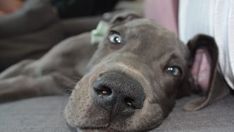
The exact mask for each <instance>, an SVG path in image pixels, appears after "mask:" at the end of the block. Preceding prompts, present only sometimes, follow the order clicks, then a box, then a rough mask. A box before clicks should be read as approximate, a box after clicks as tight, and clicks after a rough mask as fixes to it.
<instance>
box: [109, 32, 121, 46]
mask: <svg viewBox="0 0 234 132" xmlns="http://www.w3.org/2000/svg"><path fill="white" fill-rule="evenodd" d="M108 39H109V41H110V42H111V43H112V44H122V37H121V36H120V34H119V33H118V32H116V31H111V32H110V34H109V36H108Z"/></svg>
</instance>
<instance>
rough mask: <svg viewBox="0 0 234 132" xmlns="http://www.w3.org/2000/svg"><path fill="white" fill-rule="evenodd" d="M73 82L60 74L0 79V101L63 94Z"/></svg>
mask: <svg viewBox="0 0 234 132" xmlns="http://www.w3.org/2000/svg"><path fill="white" fill-rule="evenodd" d="M74 85H75V82H74V81H72V80H70V79H69V78H67V77H65V76H62V75H60V74H52V75H48V76H43V77H38V78H32V77H28V76H17V77H13V78H9V79H5V80H1V81H0V103H2V102H9V101H15V100H19V99H24V98H30V97H38V96H48V95H63V94H64V93H65V92H66V91H67V90H71V89H72V88H73V87H74Z"/></svg>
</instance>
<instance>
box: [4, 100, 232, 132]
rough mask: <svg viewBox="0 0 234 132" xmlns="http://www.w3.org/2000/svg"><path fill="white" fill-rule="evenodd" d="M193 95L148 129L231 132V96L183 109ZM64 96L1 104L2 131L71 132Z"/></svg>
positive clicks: (165, 131)
mask: <svg viewBox="0 0 234 132" xmlns="http://www.w3.org/2000/svg"><path fill="white" fill-rule="evenodd" d="M191 98H192V97H188V98H184V99H181V100H178V102H177V105H176V107H175V108H174V110H173V112H172V113H171V114H170V115H169V116H168V118H167V119H166V120H165V121H164V122H163V123H162V125H161V126H160V127H159V128H157V129H155V130H153V131H151V132H233V130H234V126H233V124H234V113H233V109H234V97H233V96H228V97H226V98H224V99H223V100H221V101H219V102H217V103H214V104H212V105H210V106H209V107H207V108H205V109H203V110H201V111H197V112H184V111H183V110H182V107H183V105H184V104H185V103H186V102H187V101H188V100H190V99H191ZM66 102H67V97H59V96H58V97H57V96H54V97H41V98H33V99H27V100H22V101H17V102H12V103H6V104H1V105H0V131H1V132H70V129H69V128H68V127H67V125H66V122H65V120H64V117H63V110H64V107H65V104H66Z"/></svg>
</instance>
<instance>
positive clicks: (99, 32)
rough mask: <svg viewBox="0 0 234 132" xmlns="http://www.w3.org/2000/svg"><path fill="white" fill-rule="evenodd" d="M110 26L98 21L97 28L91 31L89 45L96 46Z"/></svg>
mask: <svg viewBox="0 0 234 132" xmlns="http://www.w3.org/2000/svg"><path fill="white" fill-rule="evenodd" d="M109 27H110V25H109V24H108V23H107V22H105V21H100V22H99V23H98V25H97V28H96V29H94V30H92V31H91V44H92V45H94V44H98V43H99V42H101V41H102V40H103V38H104V37H105V35H106V34H107V32H108V30H109Z"/></svg>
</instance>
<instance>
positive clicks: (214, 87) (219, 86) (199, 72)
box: [184, 35, 228, 111]
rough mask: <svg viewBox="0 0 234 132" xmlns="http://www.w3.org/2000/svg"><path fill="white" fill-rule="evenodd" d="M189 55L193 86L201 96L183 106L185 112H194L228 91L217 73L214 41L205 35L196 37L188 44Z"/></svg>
mask: <svg viewBox="0 0 234 132" xmlns="http://www.w3.org/2000/svg"><path fill="white" fill-rule="evenodd" d="M188 48H189V50H190V53H191V58H190V59H191V60H192V62H191V66H190V72H191V76H192V78H193V82H192V84H193V86H194V88H195V90H196V91H199V92H201V94H202V95H201V96H200V97H198V98H196V99H194V100H192V101H191V102H189V103H188V104H186V105H185V107H184V109H185V110H186V111H195V110H199V109H201V108H203V107H205V106H207V105H208V104H209V103H211V102H212V101H214V100H216V99H218V98H220V97H222V96H224V95H226V94H227V93H228V89H226V88H224V87H223V86H227V85H226V84H225V81H224V79H223V77H222V75H221V74H220V73H219V72H218V69H217V68H218V47H217V45H216V42H215V40H214V39H213V38H212V37H210V36H207V35H197V36H195V37H194V38H193V39H192V40H190V41H189V42H188Z"/></svg>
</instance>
